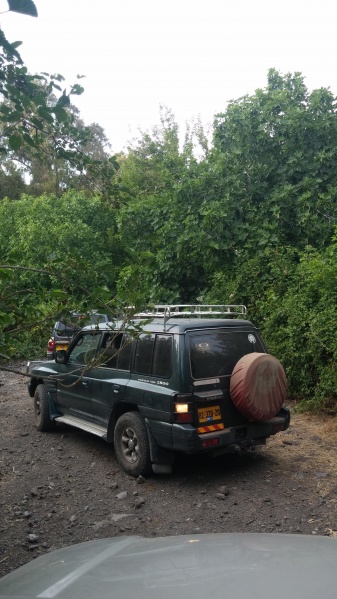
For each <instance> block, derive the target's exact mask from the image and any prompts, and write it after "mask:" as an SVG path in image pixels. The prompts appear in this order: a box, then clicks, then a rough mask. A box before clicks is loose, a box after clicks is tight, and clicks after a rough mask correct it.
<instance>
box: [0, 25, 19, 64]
mask: <svg viewBox="0 0 337 599" xmlns="http://www.w3.org/2000/svg"><path fill="white" fill-rule="evenodd" d="M0 46H2V47H3V48H4V50H6V52H8V54H11V55H12V56H15V57H16V58H17V59H18V60H19V61H20V62H21V63H22V59H21V56H20V54H19V52H17V51H16V50H15V47H14V46H13V44H10V43H9V41H8V40H7V39H6V36H5V34H4V32H3V31H1V29H0Z"/></svg>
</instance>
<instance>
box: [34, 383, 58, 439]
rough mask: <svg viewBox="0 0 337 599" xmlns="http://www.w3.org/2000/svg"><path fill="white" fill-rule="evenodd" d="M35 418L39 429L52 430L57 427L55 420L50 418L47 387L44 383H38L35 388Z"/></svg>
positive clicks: (43, 430)
mask: <svg viewBox="0 0 337 599" xmlns="http://www.w3.org/2000/svg"><path fill="white" fill-rule="evenodd" d="M34 419H35V426H36V428H37V430H38V431H42V432H45V431H51V430H53V429H54V428H55V422H54V420H51V418H50V411H49V403H48V395H47V389H46V388H45V386H44V385H38V386H37V387H36V389H35V393H34Z"/></svg>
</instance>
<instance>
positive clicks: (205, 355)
mask: <svg viewBox="0 0 337 599" xmlns="http://www.w3.org/2000/svg"><path fill="white" fill-rule="evenodd" d="M189 351H190V363H191V372H192V377H193V378H194V379H204V378H212V377H218V376H230V375H231V374H232V371H233V368H234V366H235V364H236V363H237V361H238V360H240V358H242V356H244V355H245V354H250V353H251V352H263V353H264V352H265V349H264V348H263V346H262V343H261V341H260V339H259V338H258V337H257V335H256V334H255V332H254V334H253V333H251V332H250V333H248V332H247V331H245V332H243V331H235V332H234V331H233V330H232V331H228V332H225V331H224V332H219V333H215V332H214V333H213V332H212V333H211V332H209V333H205V334H198V335H191V336H190V337H189Z"/></svg>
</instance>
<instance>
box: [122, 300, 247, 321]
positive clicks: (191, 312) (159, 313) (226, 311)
mask: <svg viewBox="0 0 337 599" xmlns="http://www.w3.org/2000/svg"><path fill="white" fill-rule="evenodd" d="M246 314H247V308H246V306H243V305H232V304H222V305H218V304H158V305H155V306H153V308H152V309H150V310H145V311H144V312H140V313H138V314H135V315H134V316H136V317H138V318H163V319H164V325H165V324H166V322H167V321H168V320H169V319H170V318H176V317H177V316H178V317H182V318H191V317H192V318H209V317H213V316H218V317H220V316H226V317H228V316H245V315H246Z"/></svg>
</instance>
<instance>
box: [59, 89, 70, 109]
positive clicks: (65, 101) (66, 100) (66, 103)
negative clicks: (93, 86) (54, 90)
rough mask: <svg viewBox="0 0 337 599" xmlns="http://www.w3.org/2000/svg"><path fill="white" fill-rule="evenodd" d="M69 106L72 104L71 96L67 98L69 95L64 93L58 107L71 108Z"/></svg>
mask: <svg viewBox="0 0 337 599" xmlns="http://www.w3.org/2000/svg"><path fill="white" fill-rule="evenodd" d="M69 104H70V100H69V96H67V94H65V93H64V92H63V94H62V96H60V97H59V99H58V100H57V104H56V106H69Z"/></svg>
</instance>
